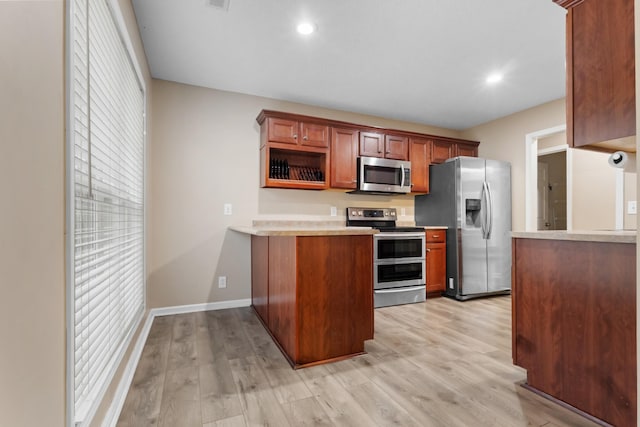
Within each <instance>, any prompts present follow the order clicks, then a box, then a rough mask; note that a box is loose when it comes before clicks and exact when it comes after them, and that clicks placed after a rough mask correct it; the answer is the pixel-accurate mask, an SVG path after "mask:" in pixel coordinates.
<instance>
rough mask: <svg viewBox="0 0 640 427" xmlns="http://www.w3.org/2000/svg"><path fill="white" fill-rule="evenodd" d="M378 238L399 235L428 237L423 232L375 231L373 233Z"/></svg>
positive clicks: (389, 237)
mask: <svg viewBox="0 0 640 427" xmlns="http://www.w3.org/2000/svg"><path fill="white" fill-rule="evenodd" d="M373 237H375V238H376V239H396V238H398V237H407V238H412V239H426V234H425V233H422V232H415V233H413V232H406V231H405V232H402V231H401V232H397V233H394V232H387V231H385V232H383V233H375V234H374V235H373Z"/></svg>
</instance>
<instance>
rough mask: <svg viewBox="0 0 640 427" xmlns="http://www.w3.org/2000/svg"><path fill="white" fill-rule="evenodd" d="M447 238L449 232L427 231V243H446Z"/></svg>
mask: <svg viewBox="0 0 640 427" xmlns="http://www.w3.org/2000/svg"><path fill="white" fill-rule="evenodd" d="M446 237H447V230H445V229H438V230H427V243H444V242H445V240H446Z"/></svg>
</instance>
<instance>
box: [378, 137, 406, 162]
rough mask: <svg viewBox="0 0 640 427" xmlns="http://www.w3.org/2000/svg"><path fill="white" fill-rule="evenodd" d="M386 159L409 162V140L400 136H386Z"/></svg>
mask: <svg viewBox="0 0 640 427" xmlns="http://www.w3.org/2000/svg"><path fill="white" fill-rule="evenodd" d="M384 157H386V158H387V159H397V160H409V138H407V137H406V136H399V135H385V136H384Z"/></svg>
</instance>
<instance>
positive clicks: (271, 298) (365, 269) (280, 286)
mask: <svg viewBox="0 0 640 427" xmlns="http://www.w3.org/2000/svg"><path fill="white" fill-rule="evenodd" d="M251 242H252V248H251V254H252V261H251V264H252V305H253V307H254V308H255V311H256V313H257V314H258V316H259V317H260V319H261V320H262V322H263V323H264V325H265V326H266V328H267V330H268V331H269V332H270V333H271V336H272V337H273V338H274V339H275V341H276V342H277V344H278V345H279V347H280V349H281V350H282V352H283V354H284V355H285V357H286V358H287V359H288V361H289V363H291V365H292V366H293V367H294V368H299V367H305V366H311V365H315V364H318V363H323V362H328V361H333V360H339V359H342V358H346V357H349V356H353V355H357V354H361V353H364V341H366V340H369V339H372V338H373V289H372V286H371V284H372V283H373V261H372V260H373V240H372V237H371V236H370V235H365V236H363V235H354V236H342V235H336V236H252V241H251ZM265 261H266V263H265ZM265 269H266V270H267V271H265ZM265 278H266V280H265ZM265 288H266V289H265ZM265 293H266V295H267V298H266V304H265V300H264V295H265Z"/></svg>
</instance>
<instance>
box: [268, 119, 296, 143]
mask: <svg viewBox="0 0 640 427" xmlns="http://www.w3.org/2000/svg"><path fill="white" fill-rule="evenodd" d="M267 137H268V140H269V141H270V142H282V143H284V144H297V143H298V122H297V121H295V120H286V119H280V118H277V117H268V118H267Z"/></svg>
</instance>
